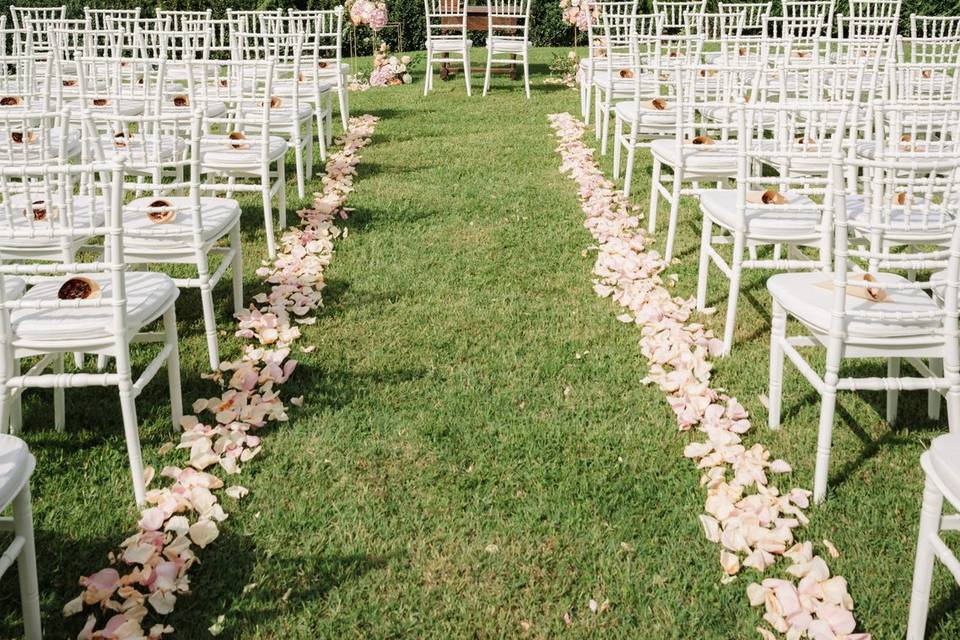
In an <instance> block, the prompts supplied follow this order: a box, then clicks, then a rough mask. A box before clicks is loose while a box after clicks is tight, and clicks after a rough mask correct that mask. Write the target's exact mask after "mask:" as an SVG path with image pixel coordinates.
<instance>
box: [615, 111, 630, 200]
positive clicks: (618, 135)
mask: <svg viewBox="0 0 960 640" xmlns="http://www.w3.org/2000/svg"><path fill="white" fill-rule="evenodd" d="M622 147H623V120H621V119H620V116H614V118H613V179H614V181H617V180H619V179H620V156H621V155H622V152H623V149H622ZM628 189H629V185H627V184H624V185H623V192H624V193H627V190H628Z"/></svg>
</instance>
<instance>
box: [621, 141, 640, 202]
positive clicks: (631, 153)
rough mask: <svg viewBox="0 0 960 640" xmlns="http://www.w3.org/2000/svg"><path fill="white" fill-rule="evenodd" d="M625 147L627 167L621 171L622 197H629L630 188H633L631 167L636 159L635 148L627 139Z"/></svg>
mask: <svg viewBox="0 0 960 640" xmlns="http://www.w3.org/2000/svg"><path fill="white" fill-rule="evenodd" d="M625 146H626V147H627V166H626V168H625V169H624V171H623V195H624V197H625V198H629V197H630V188H631V187H632V186H633V165H634V162H635V161H636V159H637V147H636V146H635V145H634V144H633V142H632V141H631V140H630V139H629V138H628V139H627V142H626V144H625Z"/></svg>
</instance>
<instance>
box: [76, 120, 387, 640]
mask: <svg viewBox="0 0 960 640" xmlns="http://www.w3.org/2000/svg"><path fill="white" fill-rule="evenodd" d="M377 120H378V119H377V118H376V117H374V116H370V115H364V116H360V117H355V118H351V119H350V130H349V131H348V132H347V133H345V134H344V135H343V137H342V138H341V139H340V140H338V144H341V145H342V146H343V148H342V149H341V150H340V151H339V152H337V153H335V154H333V155H332V156H331V157H330V158H329V160H328V161H327V165H326V172H325V175H324V177H323V191H322V192H320V193H317V194H316V199H315V201H314V206H313V208H312V209H307V210H305V211H301V212H299V213H300V217H301V225H300V228H291V229H290V230H289V231H287V232H286V233H285V234H284V235H283V238H282V240H281V246H282V250H281V251H280V253H279V254H278V256H277V258H276V259H275V260H274V261H273V262H272V263H271V264H265V265H264V266H262V267H260V268H259V269H258V270H257V275H258V276H260V277H261V278H263V280H264V282H266V283H267V284H269V285H270V293H262V294H258V295H257V296H255V297H254V302H255V303H256V306H254V305H251V307H250V308H249V309H248V310H247V311H244V312H243V313H241V314H240V315H239V317H238V327H239V328H238V330H237V332H236V335H237V336H238V337H240V338H244V339H246V340H247V341H248V344H247V345H246V346H245V347H244V349H243V355H242V357H241V358H240V359H239V360H237V361H235V362H223V363H222V364H221V365H220V371H217V372H215V373H214V374H212V375H210V376H205V377H211V378H213V379H214V380H216V381H217V382H219V383H220V384H221V387H222V388H223V393H222V394H221V396H220V397H217V398H201V399H199V400H197V401H196V402H194V403H193V411H194V413H195V414H196V415H191V416H185V417H184V418H183V421H182V423H181V425H182V427H183V433H182V435H181V436H180V443H179V444H178V445H174V444H173V443H170V444H168V445H165V446H164V447H163V448H161V451H160V453H161V454H163V453H166V452H168V451H170V450H171V449H173V448H174V447H176V448H177V449H183V450H185V451H187V452H189V454H190V457H189V460H188V462H187V466H185V467H184V468H182V469H181V468H179V467H174V466H169V467H165V468H164V469H163V470H162V471H161V472H160V474H159V475H160V476H161V477H163V478H166V479H167V480H168V481H169V483H168V485H167V486H165V487H162V488H158V489H152V490H150V491H148V493H147V503H148V504H149V505H151V506H149V507H148V508H146V509H144V510H143V511H142V512H141V514H140V520H139V522H138V523H137V525H138V527H139V530H138V531H137V533H135V534H134V535H132V536H130V537H129V538H127V539H126V540H124V541H123V542H122V543H121V544H120V553H119V556H116V555H114V554H111V555H110V564H111V565H112V566H110V567H107V568H105V569H102V570H100V571H98V572H96V573H94V574H93V575H89V576H85V577H83V578H80V585H81V586H82V587H83V588H84V591H83V593H81V594H80V595H79V596H77V597H76V598H75V599H73V600H71V601H70V602H68V603H67V604H66V605H65V606H64V608H63V613H64V615H65V616H70V615H74V614H78V613H81V612H82V611H84V610H85V609H86V608H87V607H92V608H93V609H94V610H93V612H92V613H90V614H89V617H88V618H87V621H86V624H85V625H84V627H83V629H82V630H81V631H80V634H79V635H78V636H77V637H78V639H79V640H92V639H94V638H116V639H118V640H139V639H143V638H161V637H163V636H164V635H166V634H169V633H172V632H173V628H172V627H170V626H169V625H165V624H163V623H157V624H154V625H153V626H151V627H150V628H149V630H147V631H145V630H144V628H143V624H144V619H145V618H146V617H147V615H148V614H149V613H150V610H151V609H152V610H153V612H154V613H156V614H159V615H161V616H162V615H166V614H168V613H170V612H171V611H173V608H174V606H175V604H176V602H177V597H178V596H179V595H182V594H185V593H187V592H189V590H190V580H189V576H188V575H187V573H188V571H189V569H190V567H192V566H193V565H194V564H195V563H196V562H198V559H197V556H196V553H195V551H194V547H197V548H200V549H202V548H204V547H206V546H207V545H208V544H210V543H211V542H213V541H214V540H215V539H216V538H217V536H218V535H219V530H218V528H217V523H219V522H222V521H223V520H225V519H226V518H227V514H226V513H225V512H224V510H223V507H222V506H221V505H220V502H219V501H218V498H217V495H216V494H215V493H214V492H213V491H214V490H216V489H221V488H223V487H224V481H223V480H222V479H221V478H219V477H218V476H216V475H213V474H211V473H208V472H206V471H204V469H208V468H215V466H217V465H219V466H220V467H222V469H223V471H224V472H225V473H226V474H227V475H228V476H229V475H232V474H237V473H240V469H241V466H242V465H243V464H244V463H246V462H249V461H250V460H251V459H253V458H254V457H255V456H256V455H257V454H258V453H260V451H261V448H262V444H261V439H260V436H258V435H256V433H257V431H258V429H260V428H261V427H263V426H265V425H267V424H268V423H270V422H282V421H285V420H287V414H286V407H285V405H284V403H283V401H282V400H281V399H280V395H279V391H278V389H277V387H279V386H280V385H282V384H283V383H284V382H286V381H287V379H288V378H289V377H290V375H291V374H292V373H293V371H294V369H295V368H296V366H297V361H296V360H294V359H293V358H291V357H290V354H291V349H292V347H293V345H294V343H295V342H296V341H297V339H298V338H299V337H300V328H299V326H300V325H304V324H313V323H314V322H315V321H316V317H315V316H312V315H311V312H313V311H316V310H317V308H318V307H320V305H321V297H322V291H323V287H324V281H323V278H324V275H323V272H324V269H325V268H326V266H327V265H328V264H330V259H331V257H332V255H333V240H334V239H335V238H337V237H339V236H340V229H339V228H337V227H336V226H335V224H334V223H335V221H336V219H337V218H341V219H345V218H346V217H347V212H348V209H346V208H345V207H344V204H345V202H346V199H347V196H348V195H349V193H350V192H351V191H352V190H353V179H354V176H355V174H356V168H355V167H356V165H357V163H359V162H360V158H361V156H360V153H359V152H360V150H361V149H363V147H365V146H367V145H368V144H369V143H370V139H371V137H372V136H373V132H374V129H375V127H376V123H377ZM310 350H312V349H311V348H310V347H305V348H303V349H302V351H304V352H307V351H310ZM290 403H291V404H294V405H300V404H302V403H303V398H302V397H301V398H292V399H290ZM145 475H146V481H147V485H148V486H149V484H150V482H151V480H153V477H154V475H155V474H154V471H153V469H152V468H149V467H148V468H147V469H146V470H145ZM225 493H226V494H227V495H228V496H230V497H231V498H234V499H237V500H239V499H240V498H242V497H243V496H245V495H246V494H247V493H248V492H247V489H246V488H244V487H242V486H240V485H234V486H231V487H229V488H227V489H226V490H225ZM101 623H103V624H101Z"/></svg>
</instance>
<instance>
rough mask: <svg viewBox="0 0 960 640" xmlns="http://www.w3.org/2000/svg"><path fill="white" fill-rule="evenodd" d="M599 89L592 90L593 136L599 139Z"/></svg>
mask: <svg viewBox="0 0 960 640" xmlns="http://www.w3.org/2000/svg"><path fill="white" fill-rule="evenodd" d="M600 93H601V91H600V89H595V90H594V91H593V98H594V101H593V136H594V137H595V138H596V139H597V140H599V139H600V124H601V123H600V111H602V109H601V108H600Z"/></svg>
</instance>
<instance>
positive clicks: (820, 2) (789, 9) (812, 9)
mask: <svg viewBox="0 0 960 640" xmlns="http://www.w3.org/2000/svg"><path fill="white" fill-rule="evenodd" d="M780 3H781V4H780V7H781V15H783V17H784V18H787V19H791V20H792V19H794V18H799V19H801V20H803V19H808V18H819V19H820V21H821V23H822V24H823V29H824V31H823V34H822V35H825V36H828V37H829V36H832V35H833V14H834V13H835V12H836V10H837V2H836V0H780Z"/></svg>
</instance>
